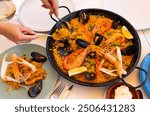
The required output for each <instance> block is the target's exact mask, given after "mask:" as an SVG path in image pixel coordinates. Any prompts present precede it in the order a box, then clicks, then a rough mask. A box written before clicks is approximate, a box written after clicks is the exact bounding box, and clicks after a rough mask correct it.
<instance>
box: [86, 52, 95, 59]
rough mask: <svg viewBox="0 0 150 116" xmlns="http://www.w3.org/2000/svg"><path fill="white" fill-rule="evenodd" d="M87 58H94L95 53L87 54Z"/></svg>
mask: <svg viewBox="0 0 150 116" xmlns="http://www.w3.org/2000/svg"><path fill="white" fill-rule="evenodd" d="M88 56H89V57H90V58H96V52H90V53H89V54H88Z"/></svg>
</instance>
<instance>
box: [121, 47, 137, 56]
mask: <svg viewBox="0 0 150 116" xmlns="http://www.w3.org/2000/svg"><path fill="white" fill-rule="evenodd" d="M136 51H137V47H136V46H135V45H131V46H128V47H126V48H125V49H123V50H121V54H122V55H133V54H135V53H136Z"/></svg>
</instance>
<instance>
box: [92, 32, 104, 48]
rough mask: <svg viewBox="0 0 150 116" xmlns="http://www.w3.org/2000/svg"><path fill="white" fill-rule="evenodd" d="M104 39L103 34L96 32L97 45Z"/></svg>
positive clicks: (95, 40)
mask: <svg viewBox="0 0 150 116" xmlns="http://www.w3.org/2000/svg"><path fill="white" fill-rule="evenodd" d="M102 40H103V35H100V34H98V33H96V34H95V37H94V42H95V45H96V46H98V45H100V44H101V42H102Z"/></svg>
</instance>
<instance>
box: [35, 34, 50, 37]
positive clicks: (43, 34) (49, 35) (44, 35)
mask: <svg viewBox="0 0 150 116" xmlns="http://www.w3.org/2000/svg"><path fill="white" fill-rule="evenodd" d="M36 35H38V36H47V37H52V35H49V34H44V33H38V34H36Z"/></svg>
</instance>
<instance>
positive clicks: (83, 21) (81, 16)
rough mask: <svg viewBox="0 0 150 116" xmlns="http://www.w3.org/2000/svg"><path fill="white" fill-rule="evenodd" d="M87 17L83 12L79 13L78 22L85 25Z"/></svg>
mask: <svg viewBox="0 0 150 116" xmlns="http://www.w3.org/2000/svg"><path fill="white" fill-rule="evenodd" d="M89 18H90V17H89V15H87V14H85V12H83V11H81V12H80V13H79V22H81V23H82V24H84V25H85V24H86V23H87V22H88V21H89Z"/></svg>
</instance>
